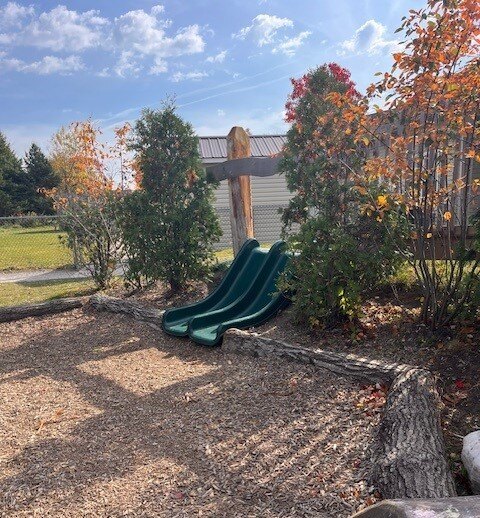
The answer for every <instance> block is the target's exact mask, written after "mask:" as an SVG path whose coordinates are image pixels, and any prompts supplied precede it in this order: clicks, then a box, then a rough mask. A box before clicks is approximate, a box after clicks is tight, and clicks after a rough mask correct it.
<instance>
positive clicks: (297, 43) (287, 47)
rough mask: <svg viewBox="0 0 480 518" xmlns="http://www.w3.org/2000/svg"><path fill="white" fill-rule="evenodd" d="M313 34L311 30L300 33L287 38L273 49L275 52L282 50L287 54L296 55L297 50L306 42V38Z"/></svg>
mask: <svg viewBox="0 0 480 518" xmlns="http://www.w3.org/2000/svg"><path fill="white" fill-rule="evenodd" d="M310 34H312V33H311V32H310V31H303V32H300V33H298V34H297V35H296V36H294V37H293V38H287V39H285V40H284V41H282V42H281V43H279V44H278V45H277V46H276V47H274V48H273V49H272V52H273V53H274V54H277V53H279V52H282V53H283V54H285V55H286V56H294V55H295V52H296V51H297V50H298V49H299V48H300V47H301V46H302V45H303V44H304V42H305V40H306V39H307V38H308V37H309V36H310Z"/></svg>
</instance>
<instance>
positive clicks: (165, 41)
mask: <svg viewBox="0 0 480 518" xmlns="http://www.w3.org/2000/svg"><path fill="white" fill-rule="evenodd" d="M162 12H163V7H161V6H154V7H153V8H152V9H151V11H150V13H147V12H145V11H143V10H141V9H140V10H137V11H129V12H128V13H125V14H123V15H122V16H120V17H118V18H115V21H114V31H113V41H114V45H115V46H116V47H120V48H122V49H125V50H132V51H134V52H136V53H138V54H141V55H144V56H154V57H156V58H167V57H176V56H182V55H185V54H196V53H198V52H203V50H204V48H205V41H204V40H203V38H202V36H201V34H200V27H199V26H198V25H189V26H188V27H184V28H183V29H180V30H179V31H177V32H176V34H175V35H174V36H167V34H166V33H165V29H166V28H167V27H169V26H170V25H171V22H170V21H169V20H162V19H160V18H158V15H159V14H161V13H162Z"/></svg>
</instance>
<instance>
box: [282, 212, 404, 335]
mask: <svg viewBox="0 0 480 518" xmlns="http://www.w3.org/2000/svg"><path fill="white" fill-rule="evenodd" d="M391 218H392V220H394V219H396V215H392V216H391ZM392 223H393V221H392ZM395 233H396V232H395ZM390 236H391V234H390V232H387V231H386V227H385V226H384V225H381V224H380V223H378V222H376V221H375V220H372V219H371V218H368V217H366V216H364V217H359V218H358V220H357V221H356V222H355V223H351V224H345V225H334V226H332V223H331V220H330V219H329V218H326V217H324V216H321V215H318V216H316V217H311V218H309V219H308V220H307V221H306V222H305V223H303V224H302V225H301V227H300V230H299V232H298V233H296V234H294V235H292V236H290V237H289V239H288V243H289V247H290V249H291V250H292V251H293V252H294V255H293V258H292V261H291V264H290V270H289V271H288V272H287V273H286V275H285V276H284V277H283V279H282V288H283V289H286V290H288V291H289V292H290V293H291V297H292V300H293V303H294V311H295V315H296V317H297V319H298V320H299V321H302V322H307V323H308V324H309V325H310V326H312V327H317V326H320V327H327V326H331V325H334V324H336V323H338V322H340V321H342V320H345V319H354V318H355V317H357V316H358V312H359V308H360V304H361V301H362V297H363V296H364V295H365V294H366V293H368V292H369V291H371V290H372V289H373V288H375V287H376V286H378V285H379V284H380V283H381V282H382V281H384V280H385V279H387V278H388V277H389V276H390V275H392V274H393V273H394V272H395V270H396V268H397V267H398V266H399V265H400V264H401V263H402V258H401V257H400V255H399V254H397V253H396V251H395V250H396V249H395V247H394V246H393V244H392V243H391V242H390V239H391V237H390Z"/></svg>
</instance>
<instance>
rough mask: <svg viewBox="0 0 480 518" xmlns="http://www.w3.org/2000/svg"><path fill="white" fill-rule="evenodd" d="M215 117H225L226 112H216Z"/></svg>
mask: <svg viewBox="0 0 480 518" xmlns="http://www.w3.org/2000/svg"><path fill="white" fill-rule="evenodd" d="M217 115H218V116H219V117H225V115H226V112H225V110H217Z"/></svg>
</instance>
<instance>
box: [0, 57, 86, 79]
mask: <svg viewBox="0 0 480 518" xmlns="http://www.w3.org/2000/svg"><path fill="white" fill-rule="evenodd" d="M0 67H2V68H7V69H9V70H14V71H16V72H34V73H37V74H41V75H49V74H62V75H70V74H72V73H73V72H78V71H80V70H84V69H85V65H84V64H83V62H82V60H81V59H80V57H79V56H68V57H66V58H59V57H57V56H44V57H43V58H42V59H41V60H40V61H34V62H32V63H26V62H25V61H22V60H20V59H16V58H8V59H5V58H3V59H1V60H0Z"/></svg>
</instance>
